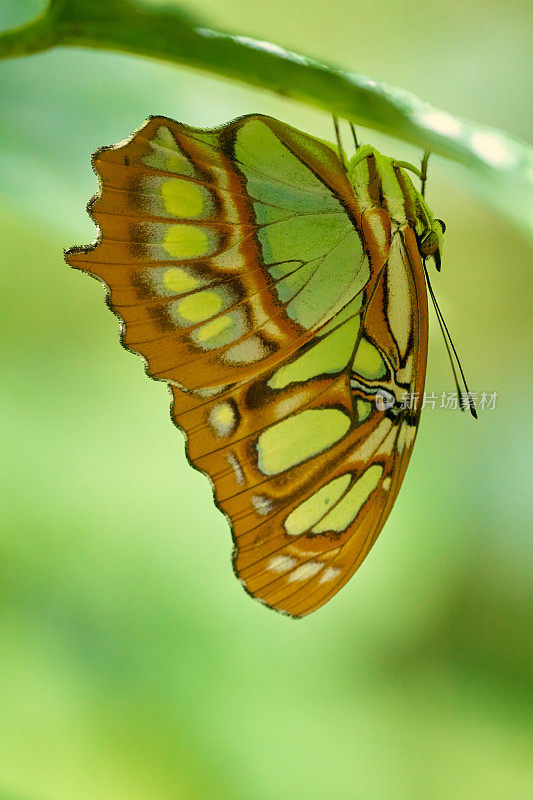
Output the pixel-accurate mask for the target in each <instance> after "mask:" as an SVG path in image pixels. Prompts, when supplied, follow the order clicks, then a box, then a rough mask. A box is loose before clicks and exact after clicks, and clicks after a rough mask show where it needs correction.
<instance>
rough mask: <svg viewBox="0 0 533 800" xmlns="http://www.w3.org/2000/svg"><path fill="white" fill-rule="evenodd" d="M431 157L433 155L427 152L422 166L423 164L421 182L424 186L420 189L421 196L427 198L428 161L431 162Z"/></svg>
mask: <svg viewBox="0 0 533 800" xmlns="http://www.w3.org/2000/svg"><path fill="white" fill-rule="evenodd" d="M430 155H431V153H430V152H429V151H428V150H426V152H425V153H424V156H423V158H422V164H421V167H420V181H421V184H422V186H421V189H420V194H421V195H422V197H425V194H426V181H427V178H428V160H429V157H430Z"/></svg>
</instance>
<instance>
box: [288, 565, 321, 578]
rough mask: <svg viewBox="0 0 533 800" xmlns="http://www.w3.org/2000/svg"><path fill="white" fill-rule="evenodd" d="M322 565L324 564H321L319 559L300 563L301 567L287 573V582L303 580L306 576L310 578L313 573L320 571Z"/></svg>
mask: <svg viewBox="0 0 533 800" xmlns="http://www.w3.org/2000/svg"><path fill="white" fill-rule="evenodd" d="M323 566H324V564H321V563H320V562H319V561H308V562H307V564H302V566H301V567H298V568H297V569H295V570H294V572H291V574H290V575H289V583H292V582H293V581H305V580H306V578H312V577H313V575H316V574H317V572H320V570H321V569H322V567H323Z"/></svg>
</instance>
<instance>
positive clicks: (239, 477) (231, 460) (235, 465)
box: [226, 453, 244, 486]
mask: <svg viewBox="0 0 533 800" xmlns="http://www.w3.org/2000/svg"><path fill="white" fill-rule="evenodd" d="M226 461H227V462H228V464H229V465H230V467H231V468H232V470H233V473H234V475H235V480H236V481H237V483H238V484H240V485H241V486H242V484H243V483H244V473H243V471H242V468H241V465H240V464H239V462H238V461H237V459H236V458H235V456H234V455H233V453H228V454H227V455H226Z"/></svg>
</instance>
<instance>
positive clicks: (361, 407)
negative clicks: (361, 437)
mask: <svg viewBox="0 0 533 800" xmlns="http://www.w3.org/2000/svg"><path fill="white" fill-rule="evenodd" d="M371 411H372V404H371V403H369V402H368V400H361V399H360V398H359V399H358V400H357V419H358V420H359V422H364V421H365V419H367V417H368V416H370V412H371Z"/></svg>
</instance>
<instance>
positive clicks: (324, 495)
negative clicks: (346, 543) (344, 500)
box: [284, 474, 351, 536]
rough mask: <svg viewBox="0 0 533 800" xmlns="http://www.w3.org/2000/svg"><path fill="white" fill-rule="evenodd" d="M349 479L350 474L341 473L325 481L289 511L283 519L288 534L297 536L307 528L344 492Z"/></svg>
mask: <svg viewBox="0 0 533 800" xmlns="http://www.w3.org/2000/svg"><path fill="white" fill-rule="evenodd" d="M350 480H351V475H350V474H347V475H341V476H340V477H339V478H335V479H334V480H332V481H330V482H329V483H326V485H325V486H323V487H322V488H321V489H319V490H318V492H315V494H312V495H311V497H308V498H307V500H304V502H303V503H300V505H299V506H296V508H295V509H294V510H293V511H291V513H290V514H289V516H288V517H287V519H286V520H285V523H284V527H285V530H286V532H287V534H288V535H289V536H299V535H300V534H301V533H304V532H305V531H307V530H309V529H310V528H312V527H313V525H314V524H315V523H316V522H318V520H319V519H320V518H321V517H323V516H324V514H326V512H327V511H328V509H329V508H330V506H332V505H333V503H336V502H337V500H338V499H339V498H340V497H341V496H342V495H343V494H344V492H345V491H346V489H347V488H348V485H349V483H350Z"/></svg>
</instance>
